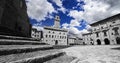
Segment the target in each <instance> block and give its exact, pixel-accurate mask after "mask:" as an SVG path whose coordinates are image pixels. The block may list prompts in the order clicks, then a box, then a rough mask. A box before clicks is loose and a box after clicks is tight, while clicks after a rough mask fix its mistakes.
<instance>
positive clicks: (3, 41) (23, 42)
mask: <svg viewBox="0 0 120 63" xmlns="http://www.w3.org/2000/svg"><path fill="white" fill-rule="evenodd" d="M26 44H27V45H45V44H46V43H43V42H41V41H30V40H14V39H0V45H26Z"/></svg>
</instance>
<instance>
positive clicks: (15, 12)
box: [0, 0, 31, 37]
mask: <svg viewBox="0 0 120 63" xmlns="http://www.w3.org/2000/svg"><path fill="white" fill-rule="evenodd" d="M0 35H10V36H21V37H30V36H31V25H30V22H29V18H28V15H27V6H26V2H25V0H0Z"/></svg>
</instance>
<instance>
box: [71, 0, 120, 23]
mask: <svg viewBox="0 0 120 63" xmlns="http://www.w3.org/2000/svg"><path fill="white" fill-rule="evenodd" d="M80 1H81V0H78V2H80ZM116 1H117V2H116ZM116 1H114V0H84V2H85V5H84V6H83V8H84V10H85V11H84V12H83V11H77V10H71V11H70V13H69V16H71V17H73V18H75V20H81V19H85V20H86V21H87V22H88V23H93V22H96V21H99V20H102V19H105V18H107V17H110V16H112V15H115V14H118V13H120V8H119V6H120V0H116Z"/></svg>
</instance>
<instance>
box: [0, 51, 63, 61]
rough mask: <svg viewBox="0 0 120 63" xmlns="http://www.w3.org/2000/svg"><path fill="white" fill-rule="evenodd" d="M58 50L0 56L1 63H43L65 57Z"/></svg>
mask: <svg viewBox="0 0 120 63" xmlns="http://www.w3.org/2000/svg"><path fill="white" fill-rule="evenodd" d="M64 54H65V52H62V51H60V50H57V49H51V50H45V51H34V52H29V53H20V54H11V55H5V56H0V62H1V63H43V62H45V61H48V60H51V59H53V58H56V57H59V56H62V55H64Z"/></svg>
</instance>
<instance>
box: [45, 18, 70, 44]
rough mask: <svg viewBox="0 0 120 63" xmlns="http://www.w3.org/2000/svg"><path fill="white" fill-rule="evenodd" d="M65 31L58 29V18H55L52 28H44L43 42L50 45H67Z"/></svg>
mask: <svg viewBox="0 0 120 63" xmlns="http://www.w3.org/2000/svg"><path fill="white" fill-rule="evenodd" d="M67 33H68V32H67V30H65V29H61V28H60V17H59V16H56V17H55V20H54V26H52V27H48V26H46V27H44V31H43V42H45V43H47V44H50V45H67Z"/></svg>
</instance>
